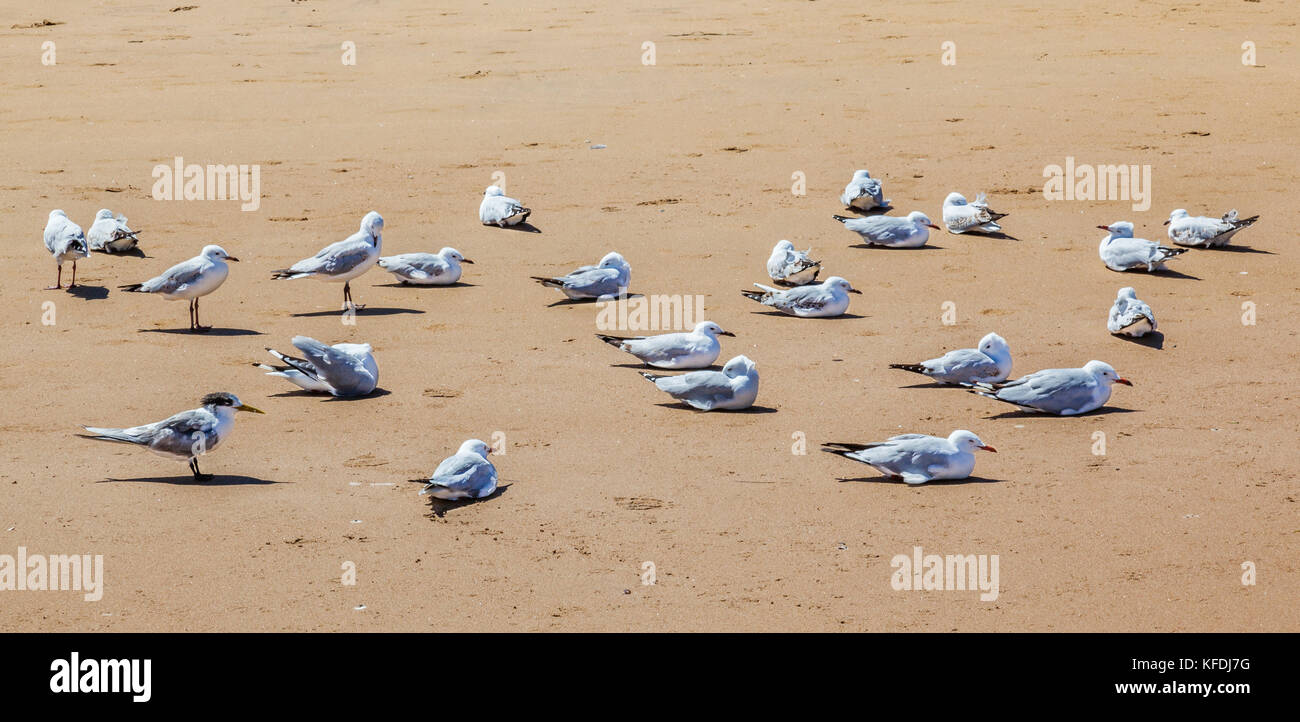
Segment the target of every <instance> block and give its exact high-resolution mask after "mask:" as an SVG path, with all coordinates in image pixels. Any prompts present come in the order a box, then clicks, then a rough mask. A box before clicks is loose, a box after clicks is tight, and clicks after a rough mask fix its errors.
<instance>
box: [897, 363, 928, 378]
mask: <svg viewBox="0 0 1300 722" xmlns="http://www.w3.org/2000/svg"><path fill="white" fill-rule="evenodd" d="M889 368H891V369H899V370H900V371H911V372H912V373H914V374H921V375H922V376H929V375H930V374H927V373H926V372H925V367H924V366H922V365H921V364H889Z"/></svg>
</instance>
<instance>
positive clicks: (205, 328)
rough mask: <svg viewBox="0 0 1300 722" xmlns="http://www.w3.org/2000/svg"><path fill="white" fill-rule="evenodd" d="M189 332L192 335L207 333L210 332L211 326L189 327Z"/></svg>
mask: <svg viewBox="0 0 1300 722" xmlns="http://www.w3.org/2000/svg"><path fill="white" fill-rule="evenodd" d="M190 330H191V331H193V332H194V333H207V332H208V331H211V330H212V327H211V326H197V325H196V326H190Z"/></svg>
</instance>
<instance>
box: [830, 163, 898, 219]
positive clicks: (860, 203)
mask: <svg viewBox="0 0 1300 722" xmlns="http://www.w3.org/2000/svg"><path fill="white" fill-rule="evenodd" d="M840 203H843V204H844V207H845V208H847V209H851V210H859V211H869V210H871V209H872V208H888V207H889V199H888V198H886V197H885V187H884V185H882V184H881V182H880V181H878V180H876V179H875V178H872V177H871V174H870V173H868V172H866V171H865V170H859V171H854V172H853V180H851V181H849V184H848V185H846V186H844V192H843V193H841V194H840Z"/></svg>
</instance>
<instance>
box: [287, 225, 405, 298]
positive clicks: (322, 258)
mask: <svg viewBox="0 0 1300 722" xmlns="http://www.w3.org/2000/svg"><path fill="white" fill-rule="evenodd" d="M383 230H384V219H383V217H382V216H380V215H379V214H378V213H376V212H374V211H370V212H369V213H367V214H366V215H365V216H364V217H362V219H361V229H360V230H358V231H357V232H356V233H353V234H352V235H350V236H348V237H347V238H346V239H344V240H342V241H339V242H338V243H331V244H330V245H328V246H325V247H324V248H322V249H321V250H320V252H319V253H317V254H316V255H314V256H312V257H311V258H304V259H303V260H301V261H298V262H297V263H295V264H293V265H292V266H290V267H288V268H283V269H280V270H278V271H275V272H274V275H273V276H271V278H272V279H275V280H281V279H285V278H319V279H321V280H322V281H329V282H331V283H338V282H339V281H342V282H343V307H344V308H350V309H352V310H360V309H362V308H365V306H361V305H357V304H355V303H353V302H352V285H351V284H352V279H354V278H356V277H357V276H360V275H361V274H363V273H365V272H366V271H369V270H370V267H371V266H373V265H375V261H376V260H377V259H378V258H379V251H380V249H381V248H382V247H383V242H384V239H383Z"/></svg>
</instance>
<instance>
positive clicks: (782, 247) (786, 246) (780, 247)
mask: <svg viewBox="0 0 1300 722" xmlns="http://www.w3.org/2000/svg"><path fill="white" fill-rule="evenodd" d="M792 248H794V244H793V243H791V242H789V241H777V242H776V245H775V246H773V247H772V251H773V252H777V251H788V250H790V249H792Z"/></svg>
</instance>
